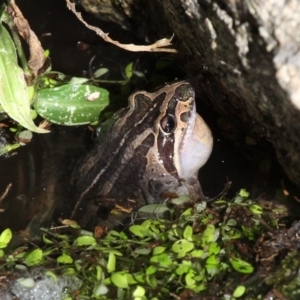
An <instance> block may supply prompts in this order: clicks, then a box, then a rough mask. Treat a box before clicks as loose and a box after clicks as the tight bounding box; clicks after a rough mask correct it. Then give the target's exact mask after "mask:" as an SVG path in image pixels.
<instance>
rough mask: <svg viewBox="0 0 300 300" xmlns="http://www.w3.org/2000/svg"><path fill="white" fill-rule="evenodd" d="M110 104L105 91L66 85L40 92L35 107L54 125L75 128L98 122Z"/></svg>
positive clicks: (83, 86) (91, 87) (86, 86)
mask: <svg viewBox="0 0 300 300" xmlns="http://www.w3.org/2000/svg"><path fill="white" fill-rule="evenodd" d="M108 103H109V93H108V91H107V90H105V89H102V88H99V87H96V86H92V85H80V84H65V85H62V86H58V87H53V88H47V89H41V90H40V91H38V92H37V97H36V100H35V101H34V103H33V107H34V109H35V110H36V111H37V113H38V114H39V115H41V116H42V117H43V118H45V119H46V120H49V121H50V122H52V123H55V124H61V125H69V126H74V125H83V124H89V123H92V122H95V121H97V120H98V118H99V114H100V112H101V111H102V110H103V109H104V108H105V107H106V106H107V105H108Z"/></svg>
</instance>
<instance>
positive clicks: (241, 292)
mask: <svg viewBox="0 0 300 300" xmlns="http://www.w3.org/2000/svg"><path fill="white" fill-rule="evenodd" d="M245 291H246V287H244V286H243V285H239V286H238V287H237V288H236V289H235V290H234V292H233V294H232V296H233V297H234V298H240V297H242V296H243V295H244V294H245Z"/></svg>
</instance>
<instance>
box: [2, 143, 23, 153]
mask: <svg viewBox="0 0 300 300" xmlns="http://www.w3.org/2000/svg"><path fill="white" fill-rule="evenodd" d="M20 146H21V145H20V144H9V145H5V146H3V147H1V148H0V156H1V155H3V154H6V153H8V152H9V151H12V150H15V149H17V148H19V147H20Z"/></svg>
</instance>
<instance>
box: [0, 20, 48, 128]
mask: <svg viewBox="0 0 300 300" xmlns="http://www.w3.org/2000/svg"><path fill="white" fill-rule="evenodd" d="M17 60H18V58H17V53H16V49H15V45H14V43H13V41H12V39H11V37H10V35H9V33H8V32H7V30H6V28H5V27H4V26H3V25H2V24H1V23H0V74H1V80H0V86H1V89H0V104H1V106H2V108H3V110H4V111H5V112H6V113H7V114H8V115H9V116H10V117H11V118H12V119H14V120H15V121H17V122H18V123H19V124H21V125H22V126H24V127H25V128H27V129H29V130H31V131H34V132H38V133H46V132H48V130H45V129H42V128H39V127H37V126H36V125H35V124H34V123H33V121H32V118H31V114H30V97H29V91H28V90H27V84H26V81H25V77H24V72H23V70H22V69H21V68H20V67H19V66H18V64H17Z"/></svg>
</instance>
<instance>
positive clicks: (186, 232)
mask: <svg viewBox="0 0 300 300" xmlns="http://www.w3.org/2000/svg"><path fill="white" fill-rule="evenodd" d="M192 235H193V228H192V226H190V225H187V226H186V227H185V229H184V231H183V237H184V238H185V239H187V240H191V239H192Z"/></svg>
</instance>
